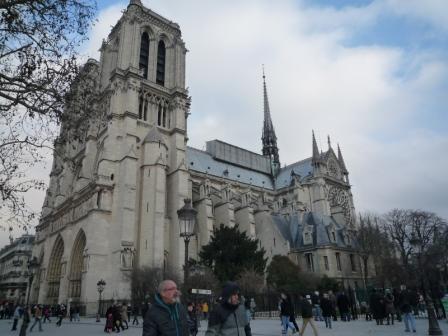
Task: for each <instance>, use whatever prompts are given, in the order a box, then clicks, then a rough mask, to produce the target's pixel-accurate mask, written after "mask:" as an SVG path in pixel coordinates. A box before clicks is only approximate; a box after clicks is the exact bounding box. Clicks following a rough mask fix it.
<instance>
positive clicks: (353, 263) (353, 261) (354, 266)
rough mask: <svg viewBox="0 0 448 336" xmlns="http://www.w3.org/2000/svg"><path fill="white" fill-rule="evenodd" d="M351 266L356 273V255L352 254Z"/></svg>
mask: <svg viewBox="0 0 448 336" xmlns="http://www.w3.org/2000/svg"><path fill="white" fill-rule="evenodd" d="M350 265H351V267H352V272H356V262H355V255H354V254H350Z"/></svg>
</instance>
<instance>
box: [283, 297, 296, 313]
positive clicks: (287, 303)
mask: <svg viewBox="0 0 448 336" xmlns="http://www.w3.org/2000/svg"><path fill="white" fill-rule="evenodd" d="M293 310H294V309H293V307H292V303H291V300H290V299H289V298H286V299H283V298H282V302H280V315H281V316H291V315H294V313H293Z"/></svg>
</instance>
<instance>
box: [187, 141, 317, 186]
mask: <svg viewBox="0 0 448 336" xmlns="http://www.w3.org/2000/svg"><path fill="white" fill-rule="evenodd" d="M229 153H230V154H231V155H230V154H229ZM186 160H187V165H188V168H189V169H190V170H192V171H196V172H200V173H204V174H210V175H211V176H216V177H222V178H226V179H229V180H231V181H236V182H241V183H247V184H250V185H253V186H256V187H261V188H266V189H269V190H276V189H281V188H285V187H288V186H289V185H291V182H292V180H293V176H299V177H300V180H301V181H303V180H304V179H306V178H309V177H311V176H312V174H313V166H312V159H311V158H308V159H305V160H302V161H299V162H296V163H293V164H291V165H288V166H285V167H283V168H281V169H280V171H279V174H278V175H277V177H276V178H274V177H273V176H272V174H271V173H270V169H269V164H268V163H267V162H268V160H269V159H267V158H266V157H265V156H262V155H259V154H256V153H253V152H250V151H247V150H245V149H242V148H239V147H237V146H233V145H230V144H227V143H224V142H222V141H219V140H213V141H209V142H207V150H205V151H203V150H199V149H196V148H193V147H187V151H186Z"/></svg>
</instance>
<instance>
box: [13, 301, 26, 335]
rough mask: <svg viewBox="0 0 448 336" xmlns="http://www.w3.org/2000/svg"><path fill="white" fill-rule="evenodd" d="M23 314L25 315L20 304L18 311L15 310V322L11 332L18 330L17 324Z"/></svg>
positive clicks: (17, 307)
mask: <svg viewBox="0 0 448 336" xmlns="http://www.w3.org/2000/svg"><path fill="white" fill-rule="evenodd" d="M22 314H23V309H22V306H21V305H20V304H18V305H17V306H16V309H14V321H13V322H12V329H11V331H14V330H17V324H18V323H19V319H20V316H21V315H22Z"/></svg>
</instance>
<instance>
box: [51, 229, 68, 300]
mask: <svg viewBox="0 0 448 336" xmlns="http://www.w3.org/2000/svg"><path fill="white" fill-rule="evenodd" d="M63 255H64V241H63V240H62V237H61V236H58V237H57V238H56V241H55V243H54V245H53V250H52V251H51V255H50V261H49V263H48V271H47V281H48V291H47V301H48V303H50V304H56V303H58V298H59V287H60V284H61V276H62V256H63Z"/></svg>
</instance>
